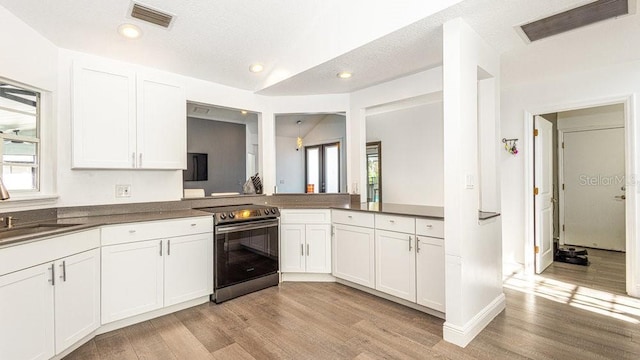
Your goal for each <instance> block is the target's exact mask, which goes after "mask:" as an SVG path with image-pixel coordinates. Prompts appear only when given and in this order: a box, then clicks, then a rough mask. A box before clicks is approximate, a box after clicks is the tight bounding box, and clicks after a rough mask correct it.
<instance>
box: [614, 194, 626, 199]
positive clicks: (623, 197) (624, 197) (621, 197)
mask: <svg viewBox="0 0 640 360" xmlns="http://www.w3.org/2000/svg"><path fill="white" fill-rule="evenodd" d="M614 197H615V198H616V199H620V200H624V199H626V198H627V197H626V196H624V195H620V196H614Z"/></svg>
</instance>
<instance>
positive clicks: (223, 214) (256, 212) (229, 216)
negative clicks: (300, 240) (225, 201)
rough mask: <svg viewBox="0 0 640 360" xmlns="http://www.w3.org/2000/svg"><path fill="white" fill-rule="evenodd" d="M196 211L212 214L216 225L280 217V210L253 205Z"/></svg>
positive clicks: (218, 207) (217, 207)
mask: <svg viewBox="0 0 640 360" xmlns="http://www.w3.org/2000/svg"><path fill="white" fill-rule="evenodd" d="M196 210H201V211H206V212H210V213H213V214H214V219H215V223H216V225H219V224H226V223H234V222H245V221H255V220H264V219H276V218H278V217H279V216H280V210H278V208H277V207H274V206H265V205H254V204H245V205H232V206H216V207H208V208H200V209H196Z"/></svg>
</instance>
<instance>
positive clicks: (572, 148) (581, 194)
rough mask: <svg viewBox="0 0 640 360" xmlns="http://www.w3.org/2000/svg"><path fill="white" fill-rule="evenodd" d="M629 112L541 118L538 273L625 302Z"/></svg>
mask: <svg viewBox="0 0 640 360" xmlns="http://www.w3.org/2000/svg"><path fill="white" fill-rule="evenodd" d="M625 119H626V117H625V105H624V104H623V103H618V104H608V105H602V106H596V107H589V108H581V109H577V110H569V111H561V112H555V113H546V114H541V115H536V116H535V117H534V121H533V123H534V130H533V135H534V140H533V144H534V146H533V147H534V148H533V154H534V161H533V182H534V201H533V214H534V226H533V230H534V245H535V246H534V248H533V253H534V254H533V259H534V269H535V272H536V273H537V274H541V273H544V275H545V277H550V278H553V279H556V280H562V281H565V282H570V283H574V284H576V285H581V286H587V287H590V288H595V289H598V290H604V291H609V292H612V293H618V294H626V292H627V291H626V258H625V251H626V243H627V240H626V236H625V235H626V225H625V219H626V210H625V209H626V203H625V202H626V195H625V190H626V181H627V180H626V179H627V178H628V177H627V176H626V174H627V173H628V172H627V170H626V165H625V164H627V161H626V159H625V155H626V154H625V149H626V148H625V142H626V141H625V139H626V136H625Z"/></svg>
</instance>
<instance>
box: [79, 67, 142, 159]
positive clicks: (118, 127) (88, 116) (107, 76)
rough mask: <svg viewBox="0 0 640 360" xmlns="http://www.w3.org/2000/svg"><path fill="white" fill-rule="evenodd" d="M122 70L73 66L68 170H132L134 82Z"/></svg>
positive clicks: (134, 117)
mask: <svg viewBox="0 0 640 360" xmlns="http://www.w3.org/2000/svg"><path fill="white" fill-rule="evenodd" d="M135 79H136V78H135V73H134V72H133V71H130V70H127V69H126V68H119V67H115V66H109V65H106V64H104V65H103V64H100V65H94V64H87V63H84V62H81V61H76V62H74V67H73V84H72V109H73V110H72V114H73V115H72V124H73V125H72V134H73V135H72V137H73V143H72V144H73V145H72V167H73V168H102V169H130V168H133V167H135V162H134V158H133V156H134V155H135V151H136V138H135V136H136V129H135V126H136V106H135V103H136V82H135Z"/></svg>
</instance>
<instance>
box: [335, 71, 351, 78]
mask: <svg viewBox="0 0 640 360" xmlns="http://www.w3.org/2000/svg"><path fill="white" fill-rule="evenodd" d="M336 76H337V77H339V78H340V79H348V78H350V77H351V76H353V74H352V73H350V72H348V71H340V72H339V73H338V74H337V75H336Z"/></svg>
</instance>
